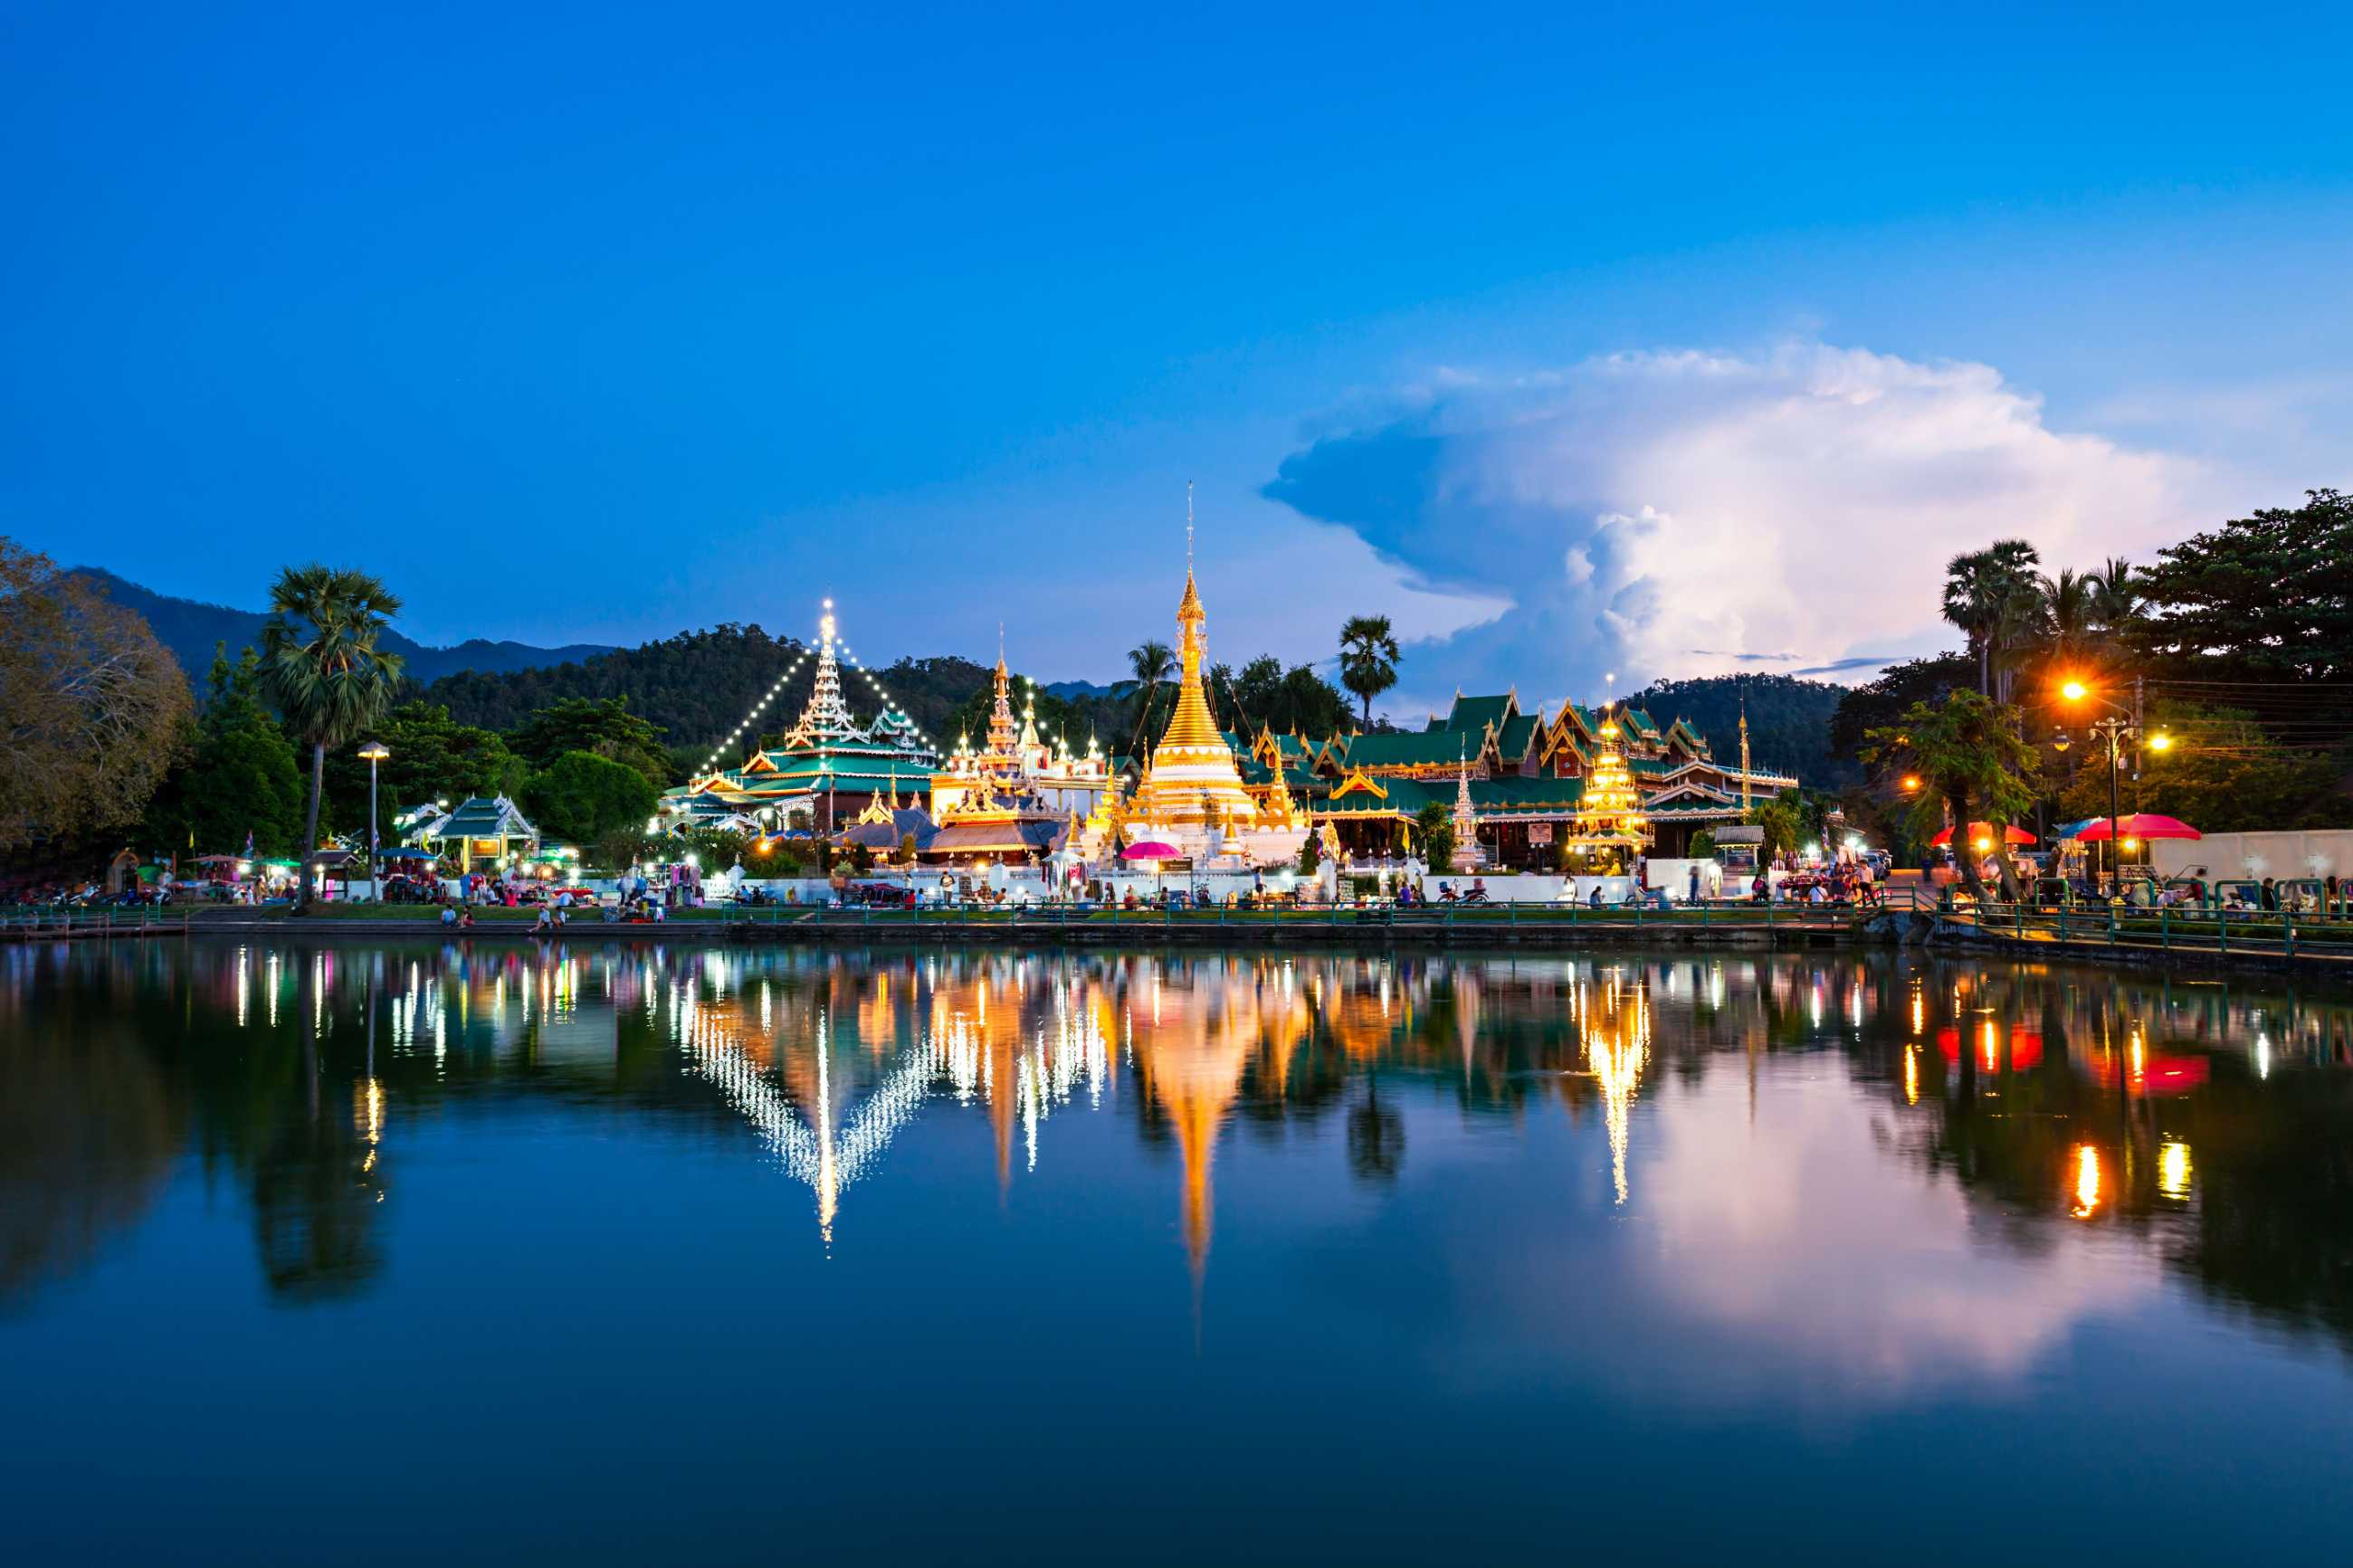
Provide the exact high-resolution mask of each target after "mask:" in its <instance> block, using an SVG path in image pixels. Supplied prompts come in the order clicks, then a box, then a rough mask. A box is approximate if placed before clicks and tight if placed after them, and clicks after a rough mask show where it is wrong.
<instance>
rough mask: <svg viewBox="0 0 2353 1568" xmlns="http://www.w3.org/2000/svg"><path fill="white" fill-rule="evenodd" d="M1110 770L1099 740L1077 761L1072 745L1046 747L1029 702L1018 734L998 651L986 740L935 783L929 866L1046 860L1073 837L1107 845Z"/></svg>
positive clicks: (956, 756) (959, 754) (951, 760)
mask: <svg viewBox="0 0 2353 1568" xmlns="http://www.w3.org/2000/svg"><path fill="white" fill-rule="evenodd" d="M1114 787H1115V786H1114V784H1113V779H1112V775H1111V768H1110V765H1109V764H1108V763H1107V762H1106V761H1105V759H1104V757H1103V749H1102V747H1101V746H1100V745H1098V744H1097V743H1096V742H1094V741H1093V740H1092V739H1090V740H1089V741H1088V742H1087V750H1086V753H1085V755H1083V756H1073V755H1072V754H1071V749H1070V743H1069V742H1068V740H1067V739H1065V740H1063V741H1061V742H1059V743H1057V744H1055V745H1048V744H1047V743H1046V742H1045V741H1043V740H1042V739H1040V738H1039V734H1038V705H1037V702H1036V700H1034V698H1031V699H1026V700H1024V702H1023V705H1022V710H1021V716H1020V719H1019V722H1018V727H1017V725H1016V721H1015V718H1014V712H1013V694H1012V680H1011V677H1010V676H1008V674H1007V673H1006V668H1005V650H1004V649H1003V647H999V648H998V649H997V671H996V696H995V700H993V702H992V703H991V705H990V708H989V715H988V733H987V737H986V738H985V740H984V742H983V744H982V746H981V748H980V749H979V750H978V751H975V750H974V749H973V748H972V745H971V743H970V742H969V741H968V740H964V739H960V740H959V741H958V742H957V743H956V749H955V752H952V753H950V755H949V757H948V760H947V763H946V765H945V766H944V768H942V769H941V770H940V771H939V772H938V773H934V774H933V775H932V779H931V790H932V811H931V816H932V822H933V824H934V826H935V827H936V828H937V832H936V833H934V835H933V836H931V837H929V838H927V839H926V840H924V842H923V845H922V851H923V858H924V859H926V860H930V861H934V862H946V863H957V864H963V863H970V862H975V861H985V860H999V861H1018V860H1021V859H1025V858H1030V857H1032V856H1036V857H1039V858H1043V857H1045V856H1048V855H1051V854H1053V853H1054V852H1055V851H1057V850H1060V849H1061V848H1063V847H1066V846H1067V845H1069V844H1070V843H1071V840H1072V838H1073V837H1074V836H1076V837H1079V838H1081V839H1084V838H1086V837H1088V832H1089V826H1090V824H1092V826H1093V828H1094V830H1095V831H1094V837H1096V838H1098V839H1100V838H1102V837H1105V833H1104V830H1105V829H1106V828H1107V827H1108V825H1109V818H1108V816H1106V815H1105V811H1106V807H1107V805H1108V803H1109V801H1110V799H1111V796H1112V795H1113V789H1114Z"/></svg>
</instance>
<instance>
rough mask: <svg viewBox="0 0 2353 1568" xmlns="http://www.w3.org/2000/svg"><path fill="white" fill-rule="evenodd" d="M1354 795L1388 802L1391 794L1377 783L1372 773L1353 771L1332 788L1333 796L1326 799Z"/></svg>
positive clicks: (1330, 795) (1337, 798)
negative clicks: (1369, 796) (1367, 796)
mask: <svg viewBox="0 0 2353 1568" xmlns="http://www.w3.org/2000/svg"><path fill="white" fill-rule="evenodd" d="M1347 795H1371V796H1372V797H1373V798H1374V799H1376V800H1387V799H1388V797H1389V792H1388V790H1387V789H1385V788H1383V787H1382V786H1381V785H1380V784H1377V783H1376V782H1375V781H1374V779H1373V776H1372V775H1371V774H1370V773H1365V772H1363V771H1362V770H1360V769H1351V770H1350V771H1349V773H1348V774H1347V776H1346V777H1345V778H1343V779H1342V780H1341V781H1340V782H1339V783H1338V784H1334V785H1333V786H1332V792H1331V794H1329V795H1326V796H1325V797H1324V798H1325V799H1327V800H1339V799H1342V798H1343V797H1345V796H1347Z"/></svg>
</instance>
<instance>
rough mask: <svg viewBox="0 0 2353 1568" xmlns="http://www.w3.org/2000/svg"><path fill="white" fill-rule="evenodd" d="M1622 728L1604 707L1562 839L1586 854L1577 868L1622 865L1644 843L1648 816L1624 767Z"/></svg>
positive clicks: (1647, 835)
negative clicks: (1584, 861)
mask: <svg viewBox="0 0 2353 1568" xmlns="http://www.w3.org/2000/svg"><path fill="white" fill-rule="evenodd" d="M1622 733H1623V731H1620V729H1619V727H1618V721H1617V720H1615V719H1613V718H1611V717H1610V716H1609V713H1608V711H1607V710H1605V711H1604V712H1603V713H1602V716H1601V728H1600V731H1599V733H1598V735H1597V737H1596V740H1595V743H1594V750H1593V762H1592V765H1591V766H1590V767H1588V769H1587V770H1586V774H1585V784H1584V788H1583V791H1582V792H1581V793H1580V794H1579V795H1578V796H1577V812H1576V815H1575V816H1573V817H1571V819H1570V821H1569V825H1568V833H1567V838H1566V840H1565V842H1566V843H1567V846H1568V847H1569V849H1570V850H1571V851H1572V852H1576V853H1582V854H1583V855H1584V856H1585V857H1586V864H1584V865H1582V866H1578V867H1577V869H1578V870H1582V871H1594V870H1599V871H1619V870H1624V869H1626V868H1628V866H1629V864H1630V862H1631V860H1632V858H1633V857H1634V856H1636V855H1638V854H1640V853H1641V849H1642V847H1643V846H1644V845H1645V844H1647V843H1649V842H1650V826H1651V823H1650V818H1649V817H1647V816H1643V815H1642V796H1641V791H1639V790H1637V789H1636V788H1635V787H1634V776H1633V774H1632V773H1631V772H1630V771H1629V770H1628V768H1627V766H1626V749H1625V747H1624V746H1623V745H1622V744H1620V740H1619V737H1620V735H1621V734H1622Z"/></svg>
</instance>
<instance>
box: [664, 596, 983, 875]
mask: <svg viewBox="0 0 2353 1568" xmlns="http://www.w3.org/2000/svg"><path fill="white" fill-rule="evenodd" d="M838 644H839V637H837V634H836V627H835V625H834V619H833V601H832V600H831V599H828V600H827V601H826V602H825V613H824V615H823V616H822V617H821V618H820V619H819V620H818V647H817V676H816V682H815V686H814V688H813V689H812V690H811V691H810V693H809V700H808V705H807V707H805V708H803V709H802V710H801V714H800V717H799V718H798V719H797V720H796V721H794V723H793V726H792V728H790V729H789V730H787V731H785V734H784V736H783V738H782V739H781V740H779V741H778V742H776V744H775V745H773V746H765V747H761V748H760V749H758V750H756V751H754V752H752V754H751V755H750V756H749V757H747V758H746V759H745V760H744V762H743V763H741V764H740V765H738V766H735V767H723V766H721V765H720V764H721V762H722V760H723V756H724V755H725V753H726V750H727V748H729V747H731V746H733V745H736V744H738V743H740V742H742V741H743V740H744V737H745V735H746V733H747V732H748V733H750V734H753V735H755V736H756V735H757V734H758V732H759V723H760V718H761V715H762V714H764V713H765V711H766V710H767V709H768V706H769V704H770V703H772V702H774V701H776V699H777V698H778V697H779V696H781V695H782V694H783V692H784V691H785V689H786V685H787V684H788V683H789V682H790V681H791V680H792V679H793V677H794V676H795V675H796V674H797V673H798V672H799V670H800V667H801V664H802V662H803V661H804V660H805V659H807V657H808V654H807V651H806V650H804V651H803V652H802V653H801V655H800V656H799V657H798V658H795V659H794V660H793V663H792V666H791V668H788V669H786V671H785V673H784V674H783V675H781V676H779V677H777V679H776V684H774V685H773V686H771V687H769V689H768V690H767V692H766V693H765V695H764V696H762V697H761V699H760V700H759V701H758V702H756V703H755V704H754V705H753V708H752V710H751V711H750V712H749V713H747V714H745V715H744V721H743V722H742V723H740V724H738V725H736V726H735V729H734V731H733V733H731V734H730V735H729V736H728V737H727V738H726V739H725V740H724V741H723V742H720V744H719V746H718V747H715V748H713V750H712V753H711V755H710V756H709V757H707V758H705V759H704V761H703V765H702V769H701V770H699V771H698V772H697V773H695V774H694V776H693V777H692V778H691V779H690V780H688V782H687V783H686V784H682V785H681V786H680V787H678V788H676V789H672V790H670V791H667V792H666V793H665V794H664V795H663V796H662V801H661V815H662V820H663V821H664V823H665V825H666V826H674V827H703V826H715V827H733V828H737V829H739V830H743V831H746V832H760V831H768V832H774V831H777V830H780V829H782V828H784V827H786V826H788V825H791V823H792V820H793V818H794V817H796V816H800V817H802V818H804V819H805V822H804V825H805V826H808V827H809V828H811V829H813V830H815V831H817V832H819V833H830V832H832V831H834V830H835V828H837V827H838V826H842V825H846V824H848V823H849V822H851V821H853V820H855V819H856V818H857V817H858V816H860V814H862V813H864V812H865V811H866V810H867V809H868V807H869V806H871V805H874V804H875V803H877V802H885V801H887V802H888V803H889V805H890V806H891V807H896V806H897V805H898V803H899V800H900V797H901V796H902V795H904V796H905V797H906V798H907V800H908V802H909V803H910V805H913V804H916V803H919V802H920V800H921V798H922V794H923V791H924V790H926V789H928V788H930V787H931V783H932V776H933V774H934V772H935V771H936V770H937V769H938V768H939V766H940V757H939V753H938V752H937V751H935V750H934V748H933V745H932V742H931V740H930V738H929V737H928V736H926V735H925V734H924V733H923V731H922V730H921V729H920V728H918V727H917V725H916V723H915V721H913V719H911V718H909V717H908V716H907V712H906V710H904V709H903V708H901V707H900V706H899V705H898V704H897V703H896V702H894V701H892V700H891V697H890V694H889V693H887V692H885V691H884V690H883V689H882V688H881V684H880V683H878V682H877V681H876V680H875V679H874V678H873V676H872V675H871V674H867V673H866V672H865V671H864V670H862V669H861V670H860V674H863V675H865V678H866V682H867V684H868V685H869V686H871V687H872V688H873V689H874V694H875V697H876V699H877V700H878V701H879V702H880V704H881V707H880V710H879V711H878V712H877V713H876V714H875V717H874V719H873V721H871V722H870V723H866V724H860V723H859V722H858V721H857V719H856V718H855V717H854V716H853V715H852V714H851V712H850V710H849V703H848V702H847V701H845V700H843V697H842V693H841V663H840V658H839V653H840V652H841V651H843V650H841V649H839V647H838Z"/></svg>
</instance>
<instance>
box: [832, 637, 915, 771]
mask: <svg viewBox="0 0 2353 1568" xmlns="http://www.w3.org/2000/svg"><path fill="white" fill-rule="evenodd" d="M834 646H835V647H838V648H839V649H840V650H841V657H842V658H846V659H848V660H849V668H852V669H854V670H856V671H857V672H858V673H859V674H860V675H862V676H864V677H865V678H866V684H867V685H869V686H871V687H872V688H873V689H874V695H875V696H877V697H879V698H881V700H882V707H883V711H885V712H887V713H889V714H891V715H892V717H893V718H895V719H897V720H898V721H900V722H901V723H902V724H904V725H906V726H907V728H909V729H910V730H913V731H914V732H915V739H917V740H918V741H921V742H923V744H924V745H925V746H927V747H930V748H931V749H932V750H934V751H937V750H938V749H939V748H938V747H937V746H935V745H933V742H932V738H931V737H930V736H929V735H927V734H925V733H923V726H922V725H921V724H918V723H916V722H915V721H914V719H913V716H912V715H911V714H909V713H908V711H907V710H906V709H904V708H903V707H902V706H900V704H899V700H898V699H897V698H895V697H893V696H892V695H891V694H890V693H889V692H888V691H885V690H883V689H882V683H881V681H879V680H877V679H874V672H873V671H872V670H871V669H869V668H866V661H865V660H863V659H861V658H859V657H858V654H857V652H856V651H855V650H854V649H852V648H851V647H850V646H849V644H848V643H846V642H839V641H837V642H836V643H835V644H834Z"/></svg>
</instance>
